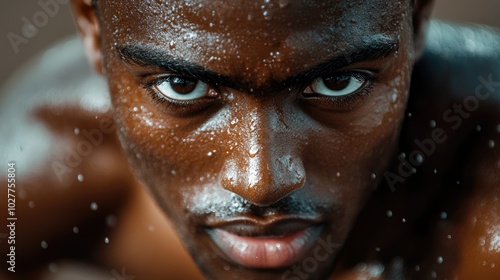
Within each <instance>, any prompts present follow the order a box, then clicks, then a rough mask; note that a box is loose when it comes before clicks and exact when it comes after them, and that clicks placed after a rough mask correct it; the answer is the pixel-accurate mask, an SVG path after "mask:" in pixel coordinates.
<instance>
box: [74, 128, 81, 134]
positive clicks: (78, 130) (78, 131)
mask: <svg viewBox="0 0 500 280" xmlns="http://www.w3.org/2000/svg"><path fill="white" fill-rule="evenodd" d="M74 132H75V135H78V134H80V129H79V128H78V127H76V128H75V131H74Z"/></svg>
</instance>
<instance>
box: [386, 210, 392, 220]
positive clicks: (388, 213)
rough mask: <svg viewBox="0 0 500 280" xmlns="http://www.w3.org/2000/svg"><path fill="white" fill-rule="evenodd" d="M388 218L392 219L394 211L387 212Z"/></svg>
mask: <svg viewBox="0 0 500 280" xmlns="http://www.w3.org/2000/svg"><path fill="white" fill-rule="evenodd" d="M387 217H389V218H390V217H392V211H391V210H388V211H387Z"/></svg>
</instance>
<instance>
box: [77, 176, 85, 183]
mask: <svg viewBox="0 0 500 280" xmlns="http://www.w3.org/2000/svg"><path fill="white" fill-rule="evenodd" d="M76 178H77V179H78V182H80V183H81V182H83V180H84V179H85V178H84V177H83V175H82V174H78V176H76Z"/></svg>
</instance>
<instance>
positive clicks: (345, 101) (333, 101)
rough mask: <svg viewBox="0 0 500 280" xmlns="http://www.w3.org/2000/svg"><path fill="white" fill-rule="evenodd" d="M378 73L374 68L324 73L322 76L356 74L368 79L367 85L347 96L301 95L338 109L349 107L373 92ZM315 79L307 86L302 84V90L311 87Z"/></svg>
mask: <svg viewBox="0 0 500 280" xmlns="http://www.w3.org/2000/svg"><path fill="white" fill-rule="evenodd" d="M376 74H377V71H374V70H367V71H361V70H359V71H354V70H353V71H343V72H336V73H333V74H327V75H323V76H322V77H332V76H342V75H349V76H354V77H356V78H362V79H364V80H365V81H366V85H365V86H363V88H361V89H360V90H358V91H356V92H354V93H352V94H349V95H345V96H319V94H318V95H316V96H315V95H313V96H308V97H306V96H304V94H302V95H301V96H302V99H304V100H306V101H307V100H309V101H316V102H320V103H322V104H324V105H327V106H328V107H334V108H336V109H342V108H349V107H350V106H352V105H354V103H356V102H357V101H358V100H359V99H364V98H366V97H367V96H369V95H370V94H371V92H372V89H373V87H374V86H376V85H377V78H376ZM322 77H319V78H322ZM315 79H318V78H315ZM313 81H314V79H313V80H312V81H308V82H307V83H306V85H305V86H302V90H301V92H304V91H305V89H306V88H307V87H309V86H310V85H311V83H312V82H313Z"/></svg>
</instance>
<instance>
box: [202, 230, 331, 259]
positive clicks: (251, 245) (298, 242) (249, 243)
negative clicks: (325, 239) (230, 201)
mask: <svg viewBox="0 0 500 280" xmlns="http://www.w3.org/2000/svg"><path fill="white" fill-rule="evenodd" d="M320 231H321V227H319V226H315V227H310V228H307V229H305V230H302V231H298V232H295V233H292V234H289V235H286V236H280V237H272V236H270V237H249V236H239V235H236V234H233V233H231V232H228V231H225V230H222V229H214V230H212V231H211V232H210V236H211V238H212V240H213V241H214V242H215V244H216V245H217V246H218V247H219V248H220V249H221V250H222V251H223V252H224V253H225V254H226V256H227V257H229V259H231V260H232V261H234V262H236V263H237V264H239V265H242V266H245V267H248V268H280V267H284V266H289V265H291V264H293V263H295V262H297V261H299V260H300V259H302V258H303V257H304V255H305V254H306V253H307V251H308V250H309V249H310V248H311V247H312V245H313V244H314V242H315V241H316V239H317V238H318V236H319V233H320Z"/></svg>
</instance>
